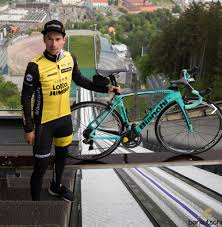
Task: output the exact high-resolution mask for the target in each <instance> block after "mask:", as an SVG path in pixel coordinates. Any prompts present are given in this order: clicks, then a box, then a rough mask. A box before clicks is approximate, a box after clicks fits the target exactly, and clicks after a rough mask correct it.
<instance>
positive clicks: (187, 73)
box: [170, 66, 210, 109]
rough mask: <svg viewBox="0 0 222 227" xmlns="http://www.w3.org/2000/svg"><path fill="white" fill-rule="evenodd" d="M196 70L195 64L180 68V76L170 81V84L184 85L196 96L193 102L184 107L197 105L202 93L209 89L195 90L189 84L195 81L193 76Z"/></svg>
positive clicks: (197, 69) (201, 98) (200, 100)
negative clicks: (191, 66) (190, 67)
mask: <svg viewBox="0 0 222 227" xmlns="http://www.w3.org/2000/svg"><path fill="white" fill-rule="evenodd" d="M198 71H199V67H197V66H195V67H194V68H192V69H183V70H181V74H180V76H181V78H180V79H179V80H173V81H171V82H170V83H171V84H174V85H177V84H182V85H184V86H185V87H186V88H187V89H189V90H190V92H191V94H193V95H195V96H197V97H198V100H197V101H196V102H195V103H193V104H189V105H186V109H191V108H193V107H195V106H197V105H199V104H200V103H201V102H202V100H203V95H205V94H206V93H208V92H209V91H210V89H206V90H205V91H197V90H195V89H194V88H193V87H192V86H191V85H190V83H192V82H194V81H195V79H196V77H195V76H196V75H197V73H198Z"/></svg>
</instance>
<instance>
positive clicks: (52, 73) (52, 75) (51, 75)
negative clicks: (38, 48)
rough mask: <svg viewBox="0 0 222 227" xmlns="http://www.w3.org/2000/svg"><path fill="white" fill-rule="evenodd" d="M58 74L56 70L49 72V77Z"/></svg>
mask: <svg viewBox="0 0 222 227" xmlns="http://www.w3.org/2000/svg"><path fill="white" fill-rule="evenodd" d="M56 74H57V72H54V73H51V74H49V75H48V76H47V77H50V76H54V75H56Z"/></svg>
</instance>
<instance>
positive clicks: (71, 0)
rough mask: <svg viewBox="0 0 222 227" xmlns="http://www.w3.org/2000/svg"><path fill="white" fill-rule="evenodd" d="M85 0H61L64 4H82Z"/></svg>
mask: <svg viewBox="0 0 222 227" xmlns="http://www.w3.org/2000/svg"><path fill="white" fill-rule="evenodd" d="M83 2H84V0H61V3H62V4H63V5H82V4H83Z"/></svg>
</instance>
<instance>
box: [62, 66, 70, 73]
mask: <svg viewBox="0 0 222 227" xmlns="http://www.w3.org/2000/svg"><path fill="white" fill-rule="evenodd" d="M71 70H72V67H69V68H65V69H62V70H61V73H65V72H69V71H71Z"/></svg>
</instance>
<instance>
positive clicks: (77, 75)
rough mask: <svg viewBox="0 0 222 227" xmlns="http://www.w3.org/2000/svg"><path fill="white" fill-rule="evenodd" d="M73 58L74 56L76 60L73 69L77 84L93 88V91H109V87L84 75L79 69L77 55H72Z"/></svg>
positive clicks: (74, 79)
mask: <svg viewBox="0 0 222 227" xmlns="http://www.w3.org/2000/svg"><path fill="white" fill-rule="evenodd" d="M72 58H73V61H74V68H73V71H72V80H73V81H74V82H75V84H76V85H78V86H80V87H83V88H86V89H88V90H91V91H96V92H101V93H108V87H106V86H101V85H98V84H95V83H93V82H92V81H91V80H89V79H87V78H86V77H84V76H83V75H82V73H81V72H80V70H79V67H78V62H77V60H76V57H75V56H72Z"/></svg>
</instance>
